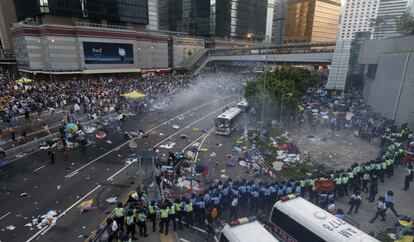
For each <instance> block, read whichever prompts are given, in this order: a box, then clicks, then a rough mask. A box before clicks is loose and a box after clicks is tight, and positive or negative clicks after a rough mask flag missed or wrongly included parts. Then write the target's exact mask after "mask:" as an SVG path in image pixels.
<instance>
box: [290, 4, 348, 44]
mask: <svg viewBox="0 0 414 242" xmlns="http://www.w3.org/2000/svg"><path fill="white" fill-rule="evenodd" d="M285 11H286V13H285V28H284V36H283V41H284V42H285V43H302V42H319V41H335V40H336V31H337V26H338V22H339V15H340V11H341V1H340V0H290V1H287V4H286V9H285Z"/></svg>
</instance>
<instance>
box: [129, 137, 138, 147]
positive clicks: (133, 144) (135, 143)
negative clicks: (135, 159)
mask: <svg viewBox="0 0 414 242" xmlns="http://www.w3.org/2000/svg"><path fill="white" fill-rule="evenodd" d="M128 146H129V148H131V149H136V148H138V144H137V142H135V140H134V139H131V140H130V141H129V142H128Z"/></svg>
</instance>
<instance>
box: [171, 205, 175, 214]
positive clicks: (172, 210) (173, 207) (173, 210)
mask: <svg viewBox="0 0 414 242" xmlns="http://www.w3.org/2000/svg"><path fill="white" fill-rule="evenodd" d="M170 214H171V215H174V214H175V206H174V204H173V205H171V207H170Z"/></svg>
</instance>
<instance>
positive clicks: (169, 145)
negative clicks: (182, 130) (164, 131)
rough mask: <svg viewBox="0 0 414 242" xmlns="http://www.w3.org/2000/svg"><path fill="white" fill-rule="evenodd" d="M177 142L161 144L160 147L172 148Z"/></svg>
mask: <svg viewBox="0 0 414 242" xmlns="http://www.w3.org/2000/svg"><path fill="white" fill-rule="evenodd" d="M174 145H175V143H174V142H168V143H166V144H163V145H160V148H164V149H172V148H173V147H174Z"/></svg>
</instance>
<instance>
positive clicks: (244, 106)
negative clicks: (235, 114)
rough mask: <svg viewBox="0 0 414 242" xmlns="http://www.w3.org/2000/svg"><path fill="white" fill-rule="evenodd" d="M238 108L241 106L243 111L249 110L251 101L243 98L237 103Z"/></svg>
mask: <svg viewBox="0 0 414 242" xmlns="http://www.w3.org/2000/svg"><path fill="white" fill-rule="evenodd" d="M236 106H237V107H238V108H240V109H241V110H242V111H243V112H247V111H248V110H249V103H248V102H247V100H246V99H243V100H241V101H240V102H238V103H237V104H236Z"/></svg>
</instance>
